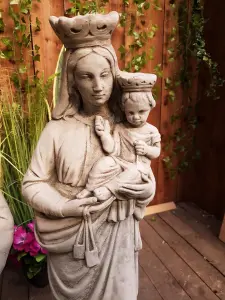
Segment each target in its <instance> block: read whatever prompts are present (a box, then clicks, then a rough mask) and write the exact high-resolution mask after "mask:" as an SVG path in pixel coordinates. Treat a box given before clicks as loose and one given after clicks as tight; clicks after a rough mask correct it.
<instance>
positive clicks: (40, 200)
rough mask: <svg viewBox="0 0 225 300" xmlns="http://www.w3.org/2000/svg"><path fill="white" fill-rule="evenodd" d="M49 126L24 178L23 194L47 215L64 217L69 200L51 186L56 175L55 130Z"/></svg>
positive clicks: (32, 204)
mask: <svg viewBox="0 0 225 300" xmlns="http://www.w3.org/2000/svg"><path fill="white" fill-rule="evenodd" d="M52 129H53V127H52V126H51V124H50V123H49V124H47V126H46V127H45V129H44V130H43V132H42V134H41V137H40V139H39V141H38V145H37V147H36V149H35V151H34V154H33V157H32V160H31V163H30V166H29V168H28V170H27V172H26V174H25V176H24V179H23V183H22V193H23V196H24V198H25V199H26V201H27V202H28V204H29V205H30V206H31V207H32V208H33V209H35V210H37V211H39V212H42V213H44V214H46V215H52V216H58V217H62V216H63V215H62V207H63V205H64V203H65V202H66V201H68V199H66V198H64V197H62V196H61V195H60V193H59V192H58V191H57V190H56V189H55V188H54V187H52V186H51V184H50V183H51V178H52V177H53V176H54V173H55V155H56V149H55V141H54V130H52Z"/></svg>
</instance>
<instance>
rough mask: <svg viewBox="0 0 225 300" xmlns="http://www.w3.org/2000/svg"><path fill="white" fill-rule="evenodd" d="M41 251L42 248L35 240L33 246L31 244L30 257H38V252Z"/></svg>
mask: <svg viewBox="0 0 225 300" xmlns="http://www.w3.org/2000/svg"><path fill="white" fill-rule="evenodd" d="M40 250H41V246H40V245H39V244H38V242H37V241H36V240H33V242H32V244H30V255H31V256H36V255H38V252H39V251H40Z"/></svg>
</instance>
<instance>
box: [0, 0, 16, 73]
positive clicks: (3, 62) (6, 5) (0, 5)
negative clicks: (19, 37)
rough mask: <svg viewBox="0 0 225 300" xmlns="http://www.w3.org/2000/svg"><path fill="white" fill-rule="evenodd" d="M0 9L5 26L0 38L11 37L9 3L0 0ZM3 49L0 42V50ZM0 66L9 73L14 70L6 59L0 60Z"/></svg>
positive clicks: (11, 23)
mask: <svg viewBox="0 0 225 300" xmlns="http://www.w3.org/2000/svg"><path fill="white" fill-rule="evenodd" d="M0 8H1V9H2V12H1V15H2V18H3V22H4V24H5V26H4V32H2V33H0V38H4V37H12V30H13V21H12V19H11V18H9V17H8V9H9V1H5V0H0ZM4 48H5V46H4V44H3V43H2V42H0V49H1V50H3V49H4ZM0 66H1V68H7V69H8V70H11V71H12V70H13V69H14V65H13V64H12V63H10V62H9V61H8V60H6V59H0Z"/></svg>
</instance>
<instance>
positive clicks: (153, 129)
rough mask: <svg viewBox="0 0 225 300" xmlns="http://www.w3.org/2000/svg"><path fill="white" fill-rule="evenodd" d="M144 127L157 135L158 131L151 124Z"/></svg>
mask: <svg viewBox="0 0 225 300" xmlns="http://www.w3.org/2000/svg"><path fill="white" fill-rule="evenodd" d="M145 127H146V129H147V130H148V131H149V132H150V133H159V131H158V129H157V128H156V127H155V126H154V125H152V124H149V123H146V124H145Z"/></svg>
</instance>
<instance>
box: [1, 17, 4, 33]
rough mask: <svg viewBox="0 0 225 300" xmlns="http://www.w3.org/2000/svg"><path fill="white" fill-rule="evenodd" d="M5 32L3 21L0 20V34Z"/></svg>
mask: <svg viewBox="0 0 225 300" xmlns="http://www.w3.org/2000/svg"><path fill="white" fill-rule="evenodd" d="M4 30H5V24H4V22H3V19H2V18H0V33H2V32H4Z"/></svg>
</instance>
